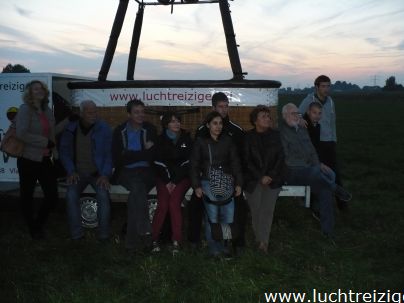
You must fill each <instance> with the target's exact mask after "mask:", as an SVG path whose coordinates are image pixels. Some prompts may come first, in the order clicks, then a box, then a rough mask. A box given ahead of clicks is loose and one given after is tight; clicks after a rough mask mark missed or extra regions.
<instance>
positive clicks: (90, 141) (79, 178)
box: [59, 100, 112, 241]
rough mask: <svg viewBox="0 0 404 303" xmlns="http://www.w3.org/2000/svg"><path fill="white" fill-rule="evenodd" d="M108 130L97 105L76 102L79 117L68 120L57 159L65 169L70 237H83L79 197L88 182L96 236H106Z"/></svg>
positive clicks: (109, 149) (107, 221)
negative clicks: (94, 207) (93, 196)
mask: <svg viewBox="0 0 404 303" xmlns="http://www.w3.org/2000/svg"><path fill="white" fill-rule="evenodd" d="M111 141H112V130H111V128H110V127H109V125H108V124H107V123H106V122H104V121H102V120H99V119H98V118H97V106H96V104H95V103H94V102H93V101H91V100H86V101H83V102H81V104H80V119H79V120H78V121H71V122H70V123H69V124H68V125H67V126H66V128H65V130H64V132H63V134H62V137H61V141H60V147H59V149H60V160H61V162H62V165H63V166H64V168H65V169H66V172H67V184H68V186H67V192H66V203H67V214H68V221H69V227H70V234H71V238H72V239H74V240H78V239H81V238H82V237H83V228H82V226H81V212H80V205H79V199H80V194H81V192H82V191H83V190H84V189H85V188H86V187H87V185H89V184H90V185H91V186H92V187H93V188H94V190H95V192H96V199H97V204H98V205H97V216H98V225H99V231H98V238H99V240H101V241H103V240H107V239H108V238H109V236H110V199H109V188H110V184H109V178H110V176H111V174H112V155H111Z"/></svg>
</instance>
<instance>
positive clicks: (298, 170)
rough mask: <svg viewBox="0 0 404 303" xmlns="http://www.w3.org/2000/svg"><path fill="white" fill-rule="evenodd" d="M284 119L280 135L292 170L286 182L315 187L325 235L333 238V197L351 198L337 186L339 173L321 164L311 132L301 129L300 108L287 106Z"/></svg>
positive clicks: (289, 170)
mask: <svg viewBox="0 0 404 303" xmlns="http://www.w3.org/2000/svg"><path fill="white" fill-rule="evenodd" d="M282 117H283V121H281V123H280V132H281V139H282V145H283V148H284V153H285V162H286V165H287V167H288V173H287V177H286V181H287V183H288V184H291V185H306V186H307V185H308V186H310V187H311V190H312V192H313V193H314V194H316V195H317V197H318V200H319V204H320V224H321V230H322V232H323V234H324V235H326V236H329V237H332V235H333V229H334V210H333V203H332V198H333V195H334V194H335V195H336V196H337V197H338V198H339V199H341V200H343V201H349V200H350V199H351V194H350V193H348V192H347V191H346V190H345V189H344V188H342V187H341V186H339V185H337V184H336V183H335V173H334V172H333V171H332V169H330V168H329V167H328V166H326V165H325V164H323V163H320V161H319V158H318V156H317V152H316V150H315V148H314V146H313V144H312V143H311V139H310V136H309V134H308V132H307V129H306V128H305V127H302V126H301V123H300V122H301V121H300V119H301V115H300V113H299V110H298V108H297V107H296V105H294V104H293V103H288V104H286V105H285V106H284V107H283V108H282Z"/></svg>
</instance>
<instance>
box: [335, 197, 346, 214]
mask: <svg viewBox="0 0 404 303" xmlns="http://www.w3.org/2000/svg"><path fill="white" fill-rule="evenodd" d="M337 207H338V209H339V210H342V211H348V203H347V202H346V201H342V200H340V199H338V198H337Z"/></svg>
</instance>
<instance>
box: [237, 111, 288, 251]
mask: <svg viewBox="0 0 404 303" xmlns="http://www.w3.org/2000/svg"><path fill="white" fill-rule="evenodd" d="M250 122H251V124H252V125H254V128H253V129H252V130H250V131H248V132H247V133H246V136H245V143H244V155H243V160H244V176H245V186H244V189H245V193H246V196H247V201H248V204H249V206H250V209H251V217H252V225H253V230H254V234H255V238H256V240H257V242H258V243H259V246H258V249H259V250H260V251H262V252H264V253H267V252H268V241H269V234H270V232H271V225H272V219H273V214H274V210H275V203H276V200H277V198H278V195H279V192H280V190H281V187H282V184H283V175H284V170H285V164H284V154H283V149H282V143H281V140H280V136H279V132H278V131H276V130H273V129H272V128H271V116H270V110H269V108H268V107H267V106H263V105H258V106H257V107H256V108H255V109H254V110H253V111H252V112H251V114H250Z"/></svg>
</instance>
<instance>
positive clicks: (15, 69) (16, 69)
mask: <svg viewBox="0 0 404 303" xmlns="http://www.w3.org/2000/svg"><path fill="white" fill-rule="evenodd" d="M2 73H30V70H29V69H28V68H26V67H25V66H24V65H21V64H15V65H12V64H11V63H9V64H7V66H6V67H4V68H3V71H2Z"/></svg>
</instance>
